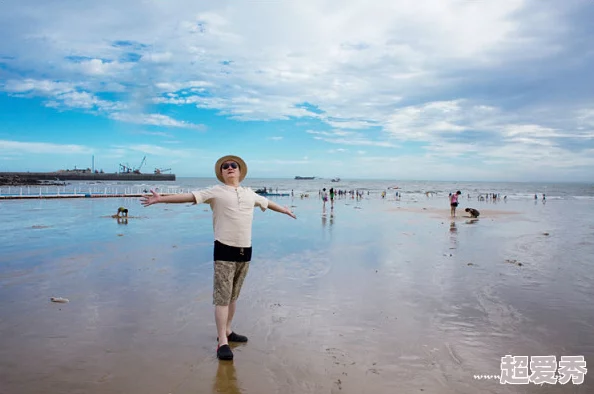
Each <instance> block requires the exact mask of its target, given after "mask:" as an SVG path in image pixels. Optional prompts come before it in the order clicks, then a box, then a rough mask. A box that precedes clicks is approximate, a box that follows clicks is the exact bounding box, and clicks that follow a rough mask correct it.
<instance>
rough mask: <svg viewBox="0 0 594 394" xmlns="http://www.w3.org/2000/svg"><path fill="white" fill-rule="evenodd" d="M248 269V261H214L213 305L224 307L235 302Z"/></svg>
mask: <svg viewBox="0 0 594 394" xmlns="http://www.w3.org/2000/svg"><path fill="white" fill-rule="evenodd" d="M249 267H250V262H249V261H246V262H243V263H240V262H234V261H221V260H216V261H215V262H214V284H213V304H214V305H219V306H226V305H229V304H230V303H231V302H232V301H235V300H237V298H238V297H239V291H240V290H241V286H242V285H243V280H244V279H245V276H246V275H247V273H248V269H249Z"/></svg>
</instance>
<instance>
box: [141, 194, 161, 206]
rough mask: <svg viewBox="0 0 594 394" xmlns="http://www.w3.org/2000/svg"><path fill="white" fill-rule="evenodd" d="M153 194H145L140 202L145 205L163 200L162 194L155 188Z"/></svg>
mask: <svg viewBox="0 0 594 394" xmlns="http://www.w3.org/2000/svg"><path fill="white" fill-rule="evenodd" d="M151 193H153V195H152V196H143V197H141V198H140V203H141V204H142V205H144V206H145V207H148V206H149V205H153V204H156V203H158V202H161V195H160V194H159V193H157V192H155V191H154V190H151Z"/></svg>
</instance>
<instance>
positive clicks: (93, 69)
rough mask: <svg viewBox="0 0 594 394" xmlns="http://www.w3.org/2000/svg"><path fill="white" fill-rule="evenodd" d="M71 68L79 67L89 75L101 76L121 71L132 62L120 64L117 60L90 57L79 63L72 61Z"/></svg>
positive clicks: (127, 68) (126, 68)
mask: <svg viewBox="0 0 594 394" xmlns="http://www.w3.org/2000/svg"><path fill="white" fill-rule="evenodd" d="M71 67H72V68H73V69H79V70H80V71H81V72H82V73H83V74H87V75H91V76H103V75H111V74H116V73H118V72H121V71H125V70H129V69H130V68H132V64H129V63H128V64H122V63H119V62H105V61H103V60H101V59H90V60H85V61H82V62H80V63H73V64H72V66H71Z"/></svg>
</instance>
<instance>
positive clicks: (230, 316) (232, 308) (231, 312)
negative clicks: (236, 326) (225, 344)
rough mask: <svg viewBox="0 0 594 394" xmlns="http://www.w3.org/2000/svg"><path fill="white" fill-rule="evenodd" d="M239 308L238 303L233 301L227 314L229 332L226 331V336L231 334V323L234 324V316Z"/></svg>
mask: <svg viewBox="0 0 594 394" xmlns="http://www.w3.org/2000/svg"><path fill="white" fill-rule="evenodd" d="M236 307H237V301H231V303H230V304H229V312H228V314H227V326H226V328H227V331H225V336H228V335H229V334H231V331H232V330H231V323H232V322H233V316H235V308H236Z"/></svg>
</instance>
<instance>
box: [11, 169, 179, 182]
mask: <svg viewBox="0 0 594 394" xmlns="http://www.w3.org/2000/svg"><path fill="white" fill-rule="evenodd" d="M175 179H176V177H175V174H134V173H93V172H79V171H60V172H0V185H1V184H4V185H9V184H10V185H17V184H23V185H27V184H29V185H30V184H35V183H36V182H42V181H52V182H63V181H122V182H125V181H158V182H161V181H175Z"/></svg>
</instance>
